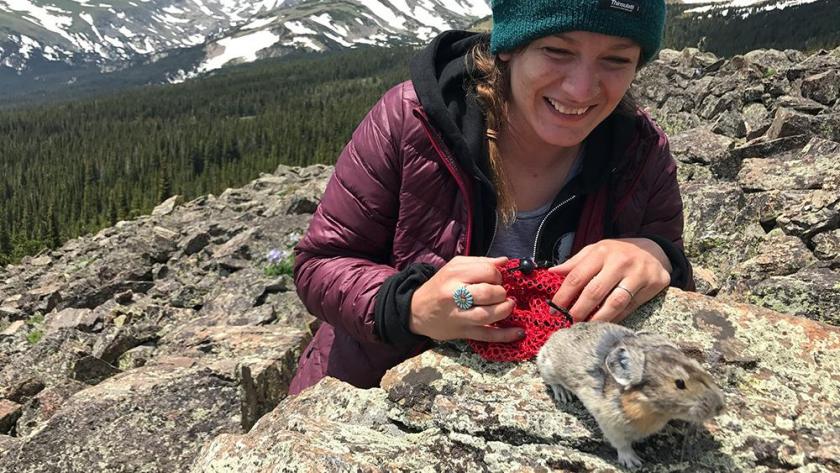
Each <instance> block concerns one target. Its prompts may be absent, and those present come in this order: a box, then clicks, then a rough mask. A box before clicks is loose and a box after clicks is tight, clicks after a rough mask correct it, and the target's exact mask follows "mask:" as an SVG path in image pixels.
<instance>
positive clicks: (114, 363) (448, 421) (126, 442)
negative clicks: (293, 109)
mask: <svg viewBox="0 0 840 473" xmlns="http://www.w3.org/2000/svg"><path fill="white" fill-rule="evenodd" d="M839 75H840V48H838V49H837V50H834V51H832V52H820V53H817V54H814V55H811V56H805V55H803V54H802V53H800V52H797V51H785V52H779V51H756V52H753V53H750V54H747V55H745V56H738V57H735V58H732V59H730V60H723V59H719V58H716V57H714V56H712V55H711V54H707V53H702V52H700V51H697V50H690V49H689V50H684V51H681V52H677V51H667V50H666V51H663V52H662V54H661V55H660V59H659V60H658V61H655V62H654V63H652V64H651V65H649V66H648V67H647V68H645V69H644V70H643V71H642V73H641V75H640V78H639V81H638V84H637V86H636V95H637V97H638V99H639V102H640V103H641V104H642V105H643V106H645V107H646V108H648V109H649V110H650V112H651V114H652V115H653V116H654V117H655V118H656V119H657V120H658V122H659V123H660V124H661V125H662V126H663V127H664V128H666V130H667V131H668V132H669V134H670V136H671V148H672V151H673V152H674V155H675V157H676V158H677V159H678V160H679V165H680V168H679V172H680V180H681V183H682V189H683V194H684V200H685V204H686V232H685V236H686V245H687V251H688V253H689V255H690V257H691V259H692V261H693V262H694V264H695V266H696V273H697V283H698V287H699V289H700V292H701V294H689V293H683V292H682V291H679V290H670V291H668V292H667V293H665V294H663V295H662V296H661V297H659V298H657V299H654V300H653V301H651V302H650V303H649V304H647V305H646V306H645V307H643V308H642V309H641V310H640V311H638V312H637V313H636V314H635V315H634V316H633V317H632V318H631V319H630V320H629V321H628V323H629V324H631V325H633V326H635V327H644V328H650V329H654V330H656V331H660V332H663V333H665V334H667V335H668V336H669V337H670V338H671V339H673V340H674V341H675V342H676V343H677V344H678V345H679V346H680V347H681V348H682V349H683V351H685V352H686V353H687V354H688V355H689V356H692V357H695V358H696V359H698V360H699V361H701V362H702V363H703V364H704V365H705V366H706V367H707V368H708V369H709V370H710V371H711V372H712V373H713V375H714V376H715V377H716V379H718V380H719V382H720V384H721V385H722V387H723V390H724V392H725V395H726V400H727V404H728V409H727V411H726V412H725V413H724V414H723V415H721V416H720V417H718V418H716V419H715V420H714V421H712V422H709V423H707V425H706V426H704V427H702V428H700V429H699V430H698V431H697V432H686V430H687V429H686V428H685V427H686V426H685V425H683V424H680V423H673V424H671V425H669V426H668V427H666V429H665V430H664V431H663V432H662V433H660V434H657V435H655V436H653V437H651V438H650V439H648V440H646V441H644V442H641V443H640V444H639V445H638V448H637V450H638V451H639V453H640V455H641V456H642V457H643V458H644V459H645V460H646V464H647V467H646V468H647V469H648V470H649V471H663V472H664V471H687V470H690V471H708V472H712V471H714V472H718V471H783V470H784V471H788V470H795V471H802V472H811V471H838V470H840V462H838V460H837V459H838V458H840V434H838V431H837V429H836V425H838V423H840V418H838V414H837V413H838V412H840V368H838V367H840V329H838V328H837V327H836V326H837V325H838V324H840V316H838V310H839V309H840V229H839V227H840V191H838V187H840V100H838V98H839V97H840V77H838V76H839ZM330 174H331V168H329V167H323V166H313V167H309V168H304V169H299V168H287V167H284V166H281V167H279V168H278V169H277V171H276V172H275V173H273V174H270V175H263V176H261V177H260V178H259V179H257V180H255V181H253V182H252V183H250V184H248V185H247V186H245V187H243V188H240V189H229V190H227V191H225V192H224V193H223V194H222V195H220V196H218V197H215V196H206V197H201V198H199V199H196V200H193V201H191V202H186V203H184V202H180V201H179V200H178V199H177V198H173V199H170V200H168V201H167V202H164V203H162V204H161V205H160V206H158V207H157V208H156V209H155V211H154V212H153V214H152V215H150V216H146V217H141V218H139V219H137V220H134V221H130V222H120V223H119V224H118V225H116V226H115V227H113V228H108V229H105V230H103V231H101V232H100V233H98V234H97V235H93V236H88V237H83V238H79V239H76V240H73V241H70V242H68V243H67V244H66V245H64V246H63V247H62V248H60V249H58V250H56V251H52V252H49V253H45V254H42V255H40V256H38V257H33V258H27V259H26V260H25V261H24V262H23V263H22V264H21V265H18V266H10V267H6V268H3V269H0V281H2V283H0V472H2V473H6V472H9V473H11V472H14V473H29V472H32V473H34V472H38V473H41V472H59V471H60V472H90V471H97V472H100V471H101V472H167V473H168V472H179V471H183V472H205V471H213V472H223V471H224V472H228V471H243V472H248V471H253V472H257V471H261V472H262V471H264V472H269V471H415V470H417V471H535V472H536V471H619V470H620V469H619V467H618V466H617V464H616V462H615V452H614V451H613V450H612V449H611V448H609V447H608V446H606V445H605V443H604V442H603V440H602V439H601V436H600V434H599V432H598V430H597V427H596V426H595V424H594V422H593V420H592V419H591V417H589V416H588V415H587V414H586V412H585V411H584V410H583V409H582V407H581V406H580V405H579V404H573V405H571V406H568V407H562V406H558V405H557V404H555V403H554V401H552V399H551V397H550V395H549V394H550V392H549V391H548V390H547V389H546V388H545V387H544V386H543V385H542V384H541V383H540V381H539V379H538V377H537V376H536V371H535V367H534V365H533V364H532V363H522V364H487V363H484V362H482V361H481V360H480V359H479V358H477V357H476V356H475V355H472V354H471V353H469V350H468V349H467V348H466V347H465V346H464V345H462V344H444V345H441V346H440V347H438V348H437V349H435V350H432V351H429V352H427V353H425V354H423V355H421V356H419V357H417V358H414V359H411V360H409V361H407V362H406V363H404V364H402V365H400V366H398V367H396V368H394V369H393V370H391V371H390V372H389V373H388V374H387V375H386V378H385V380H384V381H383V386H382V388H381V389H372V390H359V389H355V388H353V387H352V386H349V385H346V384H344V383H341V382H338V381H335V380H325V381H324V382H322V383H321V384H319V385H317V386H316V387H314V388H312V389H311V390H309V391H307V392H305V393H303V394H301V395H300V396H297V397H295V398H286V390H287V387H288V383H289V379H290V376H291V374H292V371H293V369H294V363H295V361H296V359H297V357H298V356H299V354H300V351H301V350H302V348H303V347H304V346H305V344H306V343H307V342H308V341H309V339H310V337H311V334H312V332H313V330H314V329H315V328H316V326H317V322H316V321H315V319H314V318H313V317H311V316H310V315H309V314H307V312H306V310H305V308H303V307H302V305H301V304H300V301H299V300H298V299H297V297H296V295H295V292H294V287H293V283H292V281H291V279H290V277H289V276H288V274H287V273H288V271H287V266H285V264H286V263H287V262H288V261H284V260H283V255H284V254H285V252H288V251H289V250H290V249H291V248H292V247H293V246H294V244H295V243H296V242H297V239H298V238H299V237H300V235H301V234H302V233H303V232H304V231H305V229H306V227H307V225H308V221H309V218H310V217H311V214H312V212H313V211H314V209H315V207H316V206H317V203H318V199H319V196H320V195H321V193H322V192H323V189H324V186H325V185H326V182H327V180H328V178H329V176H330ZM271 250H277V251H275V252H274V253H273V255H272V256H271V257H270V258H271V261H269V256H268V254H269V252H270V251H271ZM762 306H763V307H762Z"/></svg>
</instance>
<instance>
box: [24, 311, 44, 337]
mask: <svg viewBox="0 0 840 473" xmlns="http://www.w3.org/2000/svg"><path fill="white" fill-rule="evenodd" d="M26 324H27V325H29V326H30V327H32V329H31V330H30V331H29V333H27V334H26V341H27V342H29V343H30V344H31V345H34V344H36V343H38V342H39V341H41V338H43V337H44V330H43V325H44V316H43V315H42V314H41V313H40V312H35V314H33V315H32V316H30V317H29V319H28V320H27V321H26Z"/></svg>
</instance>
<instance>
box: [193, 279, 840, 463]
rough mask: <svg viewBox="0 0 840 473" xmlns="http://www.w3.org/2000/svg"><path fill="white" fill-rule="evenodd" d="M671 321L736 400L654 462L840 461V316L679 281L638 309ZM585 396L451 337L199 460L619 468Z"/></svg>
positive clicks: (672, 435) (657, 453)
mask: <svg viewBox="0 0 840 473" xmlns="http://www.w3.org/2000/svg"><path fill="white" fill-rule="evenodd" d="M628 324H629V325H630V326H632V327H634V328H637V329H648V330H654V331H657V332H660V333H664V334H667V335H668V336H669V338H671V339H672V340H673V341H675V342H676V343H677V344H678V345H679V346H680V348H681V349H682V350H683V351H684V352H685V353H686V354H687V355H688V356H691V357H693V358H695V359H697V360H698V361H700V362H701V363H703V364H704V365H705V366H706V367H707V368H708V369H709V370H710V371H711V373H712V374H713V376H714V377H715V378H716V379H717V380H718V383H719V384H720V385H721V387H722V388H723V391H724V393H725V396H726V402H727V409H726V411H725V412H724V413H723V414H722V415H720V416H719V417H717V418H716V419H714V420H712V421H710V422H708V423H707V424H706V425H705V426H703V427H701V428H700V429H699V431H698V432H696V433H690V432H686V429H685V427H686V425H685V424H683V423H681V422H673V423H672V424H670V425H668V426H666V428H665V429H664V430H663V431H662V432H660V433H658V434H656V435H654V436H652V437H651V438H649V439H647V440H645V441H643V442H641V443H640V444H639V445H638V448H637V451H638V452H639V454H640V455H641V456H642V457H643V458H644V459H645V460H646V464H647V466H646V469H645V471H662V472H666V471H668V472H670V471H700V472H703V471H705V472H728V471H732V472H735V471H775V470H778V469H785V470H795V469H798V471H803V472H804V471H832V470H836V468H839V467H840V463H838V458H840V433H839V432H838V431H837V429H836V425H837V423H838V421H840V411H838V409H837V407H838V403H840V371H838V369H839V368H838V366H840V329H838V328H835V327H830V326H827V325H823V324H820V323H817V322H813V321H808V320H804V319H800V318H798V317H793V316H787V315H782V314H778V313H774V312H771V311H769V310H766V309H760V308H756V307H755V306H748V305H727V304H723V303H720V302H717V301H715V300H714V299H711V298H708V297H705V296H700V295H695V294H689V293H683V292H681V291H679V290H675V289H672V290H670V291H669V292H668V293H667V294H666V295H665V296H662V297H660V298H657V299H655V300H654V301H652V302H650V303H648V304H647V305H646V306H644V307H643V308H642V309H641V310H640V311H639V312H637V313H636V314H635V315H634V316H632V317H631V318H630V319H629V320H628ZM615 459H616V457H615V452H614V450H613V449H612V448H610V447H608V446H607V445H606V444H605V443H604V441H603V439H602V437H601V434H600V433H599V431H598V429H597V427H596V425H595V423H594V421H593V419H592V418H591V416H589V414H588V413H587V412H586V411H585V409H584V408H583V407H582V405H580V404H579V403H574V404H572V405H570V406H558V405H557V404H556V403H555V402H554V401H553V400H552V397H551V392H550V390H549V389H548V388H547V386H545V385H544V384H543V383H542V381H541V379H540V378H539V375H538V373H537V371H536V366H535V365H534V364H533V363H532V362H525V363H518V364H517V363H489V362H485V361H483V360H482V359H481V358H479V357H478V356H476V355H474V354H472V353H470V352H469V350H468V349H467V348H466V345H464V344H446V345H443V346H441V347H439V348H438V349H435V350H432V351H428V352H426V353H424V354H422V355H420V356H417V357H415V358H412V359H410V360H408V361H406V362H405V363H403V364H401V365H399V366H397V367H395V368H394V369H392V370H390V371H389V372H388V373H387V374H386V376H385V378H384V379H383V382H382V387H381V388H376V389H370V390H361V389H355V388H353V387H351V386H349V385H347V384H344V383H341V382H339V381H336V380H334V379H330V378H327V379H325V380H324V381H322V382H321V383H319V384H318V385H316V386H314V387H312V388H310V389H309V390H307V391H304V392H303V393H301V394H300V395H299V396H297V397H295V398H289V399H286V400H285V401H284V402H283V403H281V404H280V405H279V406H278V407H277V409H275V410H274V411H272V412H271V413H270V414H268V415H266V416H265V417H263V418H262V419H261V420H260V421H259V422H258V423H257V424H256V425H255V426H254V428H253V429H252V430H251V431H250V432H249V433H247V434H239V435H237V434H227V435H222V436H219V437H217V438H216V439H215V440H214V441H213V442H211V443H210V444H209V445H208V446H206V447H205V448H204V450H203V451H202V453H201V455H200V456H199V457H198V458H197V460H196V462H195V464H194V466H193V469H192V472H193V473H198V472H223V471H241V472H272V471H324V470H330V471H406V472H407V471H604V472H607V471H616V472H617V471H622V469H621V468H619V467H618V466H617V465H616V461H615Z"/></svg>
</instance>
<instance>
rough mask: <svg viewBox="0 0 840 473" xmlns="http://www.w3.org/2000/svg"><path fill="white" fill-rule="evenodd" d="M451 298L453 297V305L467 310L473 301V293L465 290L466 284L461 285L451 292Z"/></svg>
mask: <svg viewBox="0 0 840 473" xmlns="http://www.w3.org/2000/svg"><path fill="white" fill-rule="evenodd" d="M452 298H453V299H455V305H456V306H458V308H459V309H461V310H469V309H470V308H471V307H472V306H473V303H474V302H475V301H474V300H473V295H472V294H470V291H468V290H467V286H461V287H459V288H458V289H455V292H453V293H452Z"/></svg>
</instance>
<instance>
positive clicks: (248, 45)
mask: <svg viewBox="0 0 840 473" xmlns="http://www.w3.org/2000/svg"><path fill="white" fill-rule="evenodd" d="M279 40H280V37H279V36H277V35H276V34H274V33H272V32H270V31H265V30H263V31H256V32H254V33H251V34H247V35H245V36H239V37H236V38H225V39H222V40H219V41H218V42H216V43H214V45H215V46H217V47H221V48H223V49H222V52H221V54H219V55H217V56H214V57H212V58H208V60H207V61H205V62H204V63H203V64H201V66H199V68H198V72H207V71H212V70H214V69H218V68H220V67H222V66H224V65H225V64H227V63H228V62H230V61H233V60H234V59H242V60H244V61H248V62H250V61H255V60H256V59H257V52H258V51H260V50H262V49H265V48H267V47H269V46H272V45H273V44H275V43H277V41H279Z"/></svg>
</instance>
